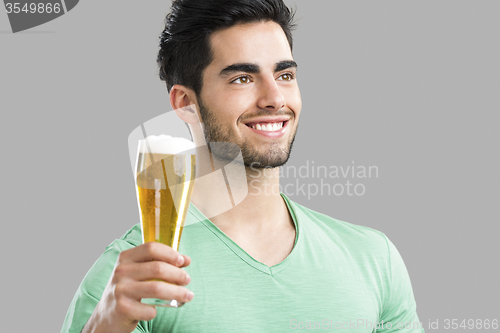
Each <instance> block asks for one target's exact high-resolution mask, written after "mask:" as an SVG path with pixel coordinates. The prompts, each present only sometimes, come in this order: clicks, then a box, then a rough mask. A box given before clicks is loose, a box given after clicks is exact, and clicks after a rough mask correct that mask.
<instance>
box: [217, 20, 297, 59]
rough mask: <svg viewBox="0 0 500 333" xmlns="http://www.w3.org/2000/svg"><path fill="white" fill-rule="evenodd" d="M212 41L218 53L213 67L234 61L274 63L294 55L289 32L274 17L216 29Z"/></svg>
mask: <svg viewBox="0 0 500 333" xmlns="http://www.w3.org/2000/svg"><path fill="white" fill-rule="evenodd" d="M210 43H211V48H212V52H213V55H214V57H213V61H212V63H211V64H210V66H209V67H213V68H214V69H215V68H224V67H226V66H228V65H231V64H233V63H255V64H259V65H261V66H267V65H269V66H274V64H275V63H276V62H278V61H282V60H292V59H293V57H292V52H291V50H290V45H289V44H288V40H287V38H286V35H285V32H284V31H283V29H282V28H281V26H280V25H279V24H277V23H276V22H273V21H267V22H253V23H244V24H238V25H235V26H233V27H231V28H227V29H224V30H220V31H216V32H214V33H213V34H212V35H211V38H210ZM207 69H208V68H207Z"/></svg>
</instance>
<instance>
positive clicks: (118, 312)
mask: <svg viewBox="0 0 500 333" xmlns="http://www.w3.org/2000/svg"><path fill="white" fill-rule="evenodd" d="M190 263H191V259H190V258H189V257H188V256H184V255H180V254H179V253H178V252H176V251H174V250H173V249H172V248H171V247H169V246H167V245H164V244H161V243H156V242H150V243H146V244H142V245H139V246H137V247H135V248H132V249H130V250H126V251H123V252H122V253H120V255H119V256H118V260H117V262H116V266H115V269H114V270H113V274H112V275H111V278H110V279H109V282H108V284H107V285H106V288H105V289H104V293H103V294H102V298H101V300H100V302H99V303H98V304H97V306H96V308H95V309H94V312H93V313H92V316H91V317H90V319H89V320H88V322H87V324H86V325H85V327H84V329H83V330H82V333H88V332H108V333H112V332H120V333H121V332H127V333H129V332H132V331H133V330H134V329H135V328H136V326H137V324H138V322H139V320H151V319H153V318H154V317H156V308H155V307H154V306H151V305H146V304H142V303H141V298H159V299H165V300H173V299H175V300H177V301H179V302H183V303H186V302H189V301H190V300H191V299H193V297H194V294H193V293H192V292H191V291H189V290H188V289H187V288H185V287H181V286H185V285H187V284H188V283H189V282H190V281H191V278H190V277H189V275H188V274H187V273H186V272H185V271H184V270H182V269H181V268H182V267H186V266H188V265H189V264H190ZM152 279H159V280H162V281H150V280H152ZM163 281H166V282H170V283H171V284H170V283H165V282H163Z"/></svg>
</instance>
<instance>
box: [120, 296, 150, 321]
mask: <svg viewBox="0 0 500 333" xmlns="http://www.w3.org/2000/svg"><path fill="white" fill-rule="evenodd" d="M116 310H117V312H118V313H120V314H122V315H123V316H124V317H125V318H130V319H132V320H137V321H139V320H145V321H148V320H151V319H153V318H154V317H156V308H155V307H154V306H151V305H146V304H143V303H141V302H140V300H139V301H137V300H134V299H131V298H127V297H122V298H120V299H119V300H118V301H117V303H116Z"/></svg>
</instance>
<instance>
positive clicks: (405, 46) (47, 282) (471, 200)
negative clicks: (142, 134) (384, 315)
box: [0, 0, 500, 332]
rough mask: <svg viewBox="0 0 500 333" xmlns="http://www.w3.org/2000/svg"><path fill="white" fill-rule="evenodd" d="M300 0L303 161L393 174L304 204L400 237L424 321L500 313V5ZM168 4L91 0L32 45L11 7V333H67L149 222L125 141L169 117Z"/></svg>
mask: <svg viewBox="0 0 500 333" xmlns="http://www.w3.org/2000/svg"><path fill="white" fill-rule="evenodd" d="M287 3H289V4H296V5H297V8H298V13H297V17H298V18H299V21H298V23H299V28H298V30H297V31H296V33H295V49H294V56H295V59H296V60H297V62H298V63H299V75H298V80H299V84H300V87H301V92H302V98H303V109H302V117H301V124H300V127H299V132H298V135H297V138H296V143H295V145H294V149H293V153H292V158H291V160H290V165H295V166H297V167H298V166H301V165H304V164H305V163H306V161H314V162H315V165H326V166H329V165H337V166H348V165H352V161H354V162H355V165H365V166H369V165H375V166H377V167H378V169H379V177H378V178H372V179H365V180H359V179H358V180H356V182H359V181H362V182H363V183H364V185H365V187H366V193H365V195H363V196H347V195H343V196H334V195H331V196H315V197H313V198H311V199H310V200H308V199H307V197H304V196H303V195H296V196H292V199H293V200H295V201H297V202H299V203H301V204H304V205H306V206H308V207H310V208H312V209H315V210H318V211H320V212H323V213H325V214H327V215H330V216H333V217H335V218H338V219H341V220H345V221H349V222H352V223H355V224H361V225H365V226H369V227H372V228H375V229H378V230H381V231H383V232H384V233H386V234H387V235H388V236H389V238H390V239H391V240H392V241H393V242H394V243H395V244H396V246H397V247H398V249H399V251H400V252H401V254H402V256H403V258H404V260H405V263H406V265H407V268H408V270H409V272H410V276H411V279H412V283H413V288H414V292H415V297H416V300H417V304H418V314H419V316H420V319H421V321H422V322H423V323H424V326H425V327H427V325H428V321H429V320H432V321H435V320H436V319H439V320H440V327H442V321H443V320H444V319H446V318H450V319H451V318H456V319H459V320H462V319H469V318H472V319H494V318H497V319H500V318H499V317H498V313H499V309H500V307H499V299H500V298H499V295H500V294H499V287H498V280H499V277H500V276H499V275H500V274H499V269H498V254H499V242H498V231H499V228H498V222H499V221H498V214H497V212H498V208H497V206H498V191H499V189H500V187H499V176H498V175H499V173H498V170H499V167H500V165H499V164H500V163H499V157H498V148H497V142H498V140H499V134H498V130H497V127H498V124H499V120H500V119H499V109H500V97H499V96H500V94H499V88H500V80H499V77H500V76H499V74H500V65H499V61H498V59H500V46H499V45H498V43H499V41H500V29H499V28H500V24H499V23H498V15H497V14H498V12H499V11H500V2H498V1H373V2H372V1H347V0H343V1H324V0H323V1H318V0H315V1H310V0H307V1H305V0H301V1H299V0H295V1H287ZM169 4H170V2H169V1H147V2H138V1H132V2H126V3H123V2H116V1H113V2H106V1H104V2H103V1H96V0H88V1H83V2H80V3H79V4H78V6H76V7H75V8H74V9H73V10H72V11H71V12H69V13H68V14H66V15H63V16H62V17H60V18H58V19H56V20H54V21H51V22H48V23H47V24H44V25H42V26H39V27H36V28H34V29H32V30H28V31H26V32H22V33H18V34H12V33H11V32H10V26H9V24H8V20H7V14H6V13H5V12H0V45H1V53H0V57H1V61H0V66H1V67H0V71H1V79H0V94H1V99H0V109H1V117H2V118H1V124H2V130H1V131H0V135H1V141H0V142H1V145H2V157H1V158H2V169H1V170H2V175H3V176H4V177H5V178H4V180H3V181H2V186H1V199H2V200H1V211H2V220H3V223H2V238H3V241H2V242H1V246H2V248H1V251H2V259H1V260H2V277H1V282H2V283H1V285H2V287H1V288H2V297H1V300H0V303H1V305H2V309H4V311H3V314H2V319H3V320H2V321H3V323H2V331H6V332H9V331H18V332H19V331H22V332H54V331H59V330H60V327H61V325H62V322H63V319H64V316H65V314H66V310H67V308H68V306H69V304H70V301H71V299H72V297H73V295H74V292H75V291H76V289H77V287H78V285H79V283H80V281H81V280H82V278H83V277H84V275H85V273H86V272H87V270H88V269H89V268H90V266H91V265H92V263H93V262H94V261H95V260H96V259H97V258H98V256H99V255H100V254H101V253H102V252H103V250H104V248H105V247H106V246H107V245H108V244H109V243H110V242H112V241H113V240H114V239H115V238H117V237H120V236H121V235H122V234H123V233H124V232H125V231H126V230H127V229H128V228H130V227H131V226H133V225H134V224H135V223H137V221H138V212H137V206H136V197H135V189H134V181H133V178H132V175H131V170H130V162H129V156H128V146H127V138H128V135H129V133H130V132H131V131H132V130H133V129H134V128H136V127H137V126H138V125H140V124H141V123H142V122H144V121H146V120H149V119H151V118H153V117H155V116H157V115H159V114H161V113H162V112H165V111H168V110H170V106H169V103H168V96H167V93H166V89H165V88H164V85H163V83H162V82H161V81H159V79H158V78H157V69H156V63H155V58H156V53H157V44H158V35H159V33H160V31H161V29H162V24H163V19H164V15H165V13H166V12H167V10H168V8H169ZM290 181H294V180H286V179H285V180H284V181H283V184H286V183H287V182H290ZM328 181H330V182H335V181H336V180H332V179H329V180H328ZM5 309H7V312H5ZM25 316H27V318H25ZM495 316H496V317H495ZM23 318H24V319H23Z"/></svg>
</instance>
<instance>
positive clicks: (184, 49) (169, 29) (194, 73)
mask: <svg viewBox="0 0 500 333" xmlns="http://www.w3.org/2000/svg"><path fill="white" fill-rule="evenodd" d="M293 17H294V12H293V11H291V10H290V9H289V8H288V7H287V6H286V5H285V4H284V3H283V0H173V2H172V7H171V11H170V13H169V14H168V15H167V17H166V19H165V29H164V30H163V32H162V33H161V35H160V51H159V52H158V57H157V62H158V65H159V66H160V79H161V80H163V81H165V82H166V84H167V90H168V91H170V89H171V88H172V86H173V85H174V84H182V85H184V86H186V87H188V88H190V89H193V90H194V92H195V93H196V94H197V95H199V94H200V92H201V87H202V73H203V70H204V69H205V68H206V67H207V66H208V65H209V64H210V63H211V62H212V59H213V52H212V50H211V48H210V35H211V33H213V32H215V31H218V30H222V29H226V28H229V27H232V26H234V25H236V24H239V23H250V22H259V21H274V22H276V23H278V24H279V25H280V26H281V28H282V29H283V31H284V32H285V35H286V38H287V39H288V43H289V44H290V50H291V49H292V46H293V40H292V33H291V31H292V30H293V29H294V28H295V24H294V23H293Z"/></svg>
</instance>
